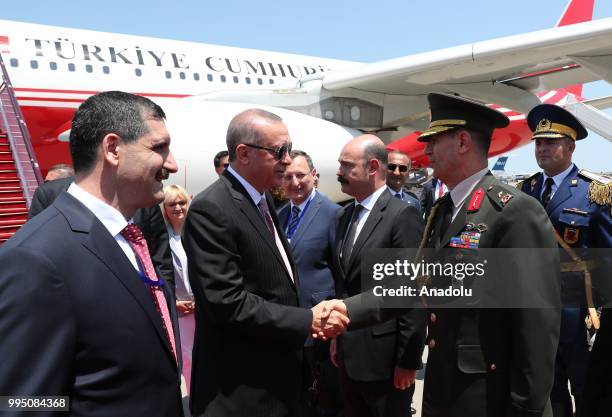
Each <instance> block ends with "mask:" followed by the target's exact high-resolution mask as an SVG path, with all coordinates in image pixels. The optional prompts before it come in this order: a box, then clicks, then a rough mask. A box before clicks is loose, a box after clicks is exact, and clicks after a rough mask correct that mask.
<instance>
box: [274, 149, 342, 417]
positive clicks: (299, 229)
mask: <svg viewBox="0 0 612 417" xmlns="http://www.w3.org/2000/svg"><path fill="white" fill-rule="evenodd" d="M291 159H292V161H291V164H290V165H289V166H288V167H287V170H286V171H285V175H284V176H283V190H284V192H285V194H286V195H287V196H288V197H289V200H290V203H289V204H287V205H285V207H283V208H282V209H281V210H280V212H279V214H278V219H279V221H280V224H281V227H282V229H283V230H284V231H285V235H286V236H287V239H288V240H289V243H290V247H291V254H292V255H293V259H294V261H295V266H296V268H297V270H298V275H299V276H300V288H299V296H300V306H301V307H305V308H312V307H313V306H315V305H317V304H319V303H320V302H321V301H323V300H327V299H331V298H334V296H335V294H336V291H335V287H334V277H333V274H332V270H331V265H332V248H333V245H334V241H335V236H336V217H337V215H338V212H339V211H340V206H339V205H337V204H336V203H334V202H332V201H331V200H329V199H328V198H327V197H325V196H324V195H323V194H322V193H321V192H319V191H318V190H317V189H316V188H315V185H314V184H315V178H316V174H317V170H316V169H315V167H314V164H313V162H312V159H311V158H310V156H309V155H308V154H307V153H306V152H303V151H298V150H294V151H292V152H291ZM304 359H305V362H306V363H305V365H306V366H305V367H304V370H305V372H304V373H305V375H304V387H305V388H306V389H305V390H303V392H302V394H303V396H304V398H303V400H302V404H303V406H304V407H305V408H306V409H309V411H305V413H310V414H311V415H330V414H333V413H334V410H335V412H336V414H337V412H338V409H339V408H340V406H341V401H340V398H339V395H337V392H336V391H337V387H338V378H337V371H336V369H335V368H334V367H333V366H332V365H331V362H330V360H329V342H320V341H314V340H313V339H312V338H310V337H309V338H308V339H307V340H306V344H305V346H304ZM315 381H316V383H315ZM309 403H310V406H309Z"/></svg>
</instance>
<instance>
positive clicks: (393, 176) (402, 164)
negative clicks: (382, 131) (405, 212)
mask: <svg viewBox="0 0 612 417" xmlns="http://www.w3.org/2000/svg"><path fill="white" fill-rule="evenodd" d="M387 160H388V163H387V168H388V169H387V186H388V187H389V191H390V192H391V195H393V196H394V197H395V198H397V199H400V200H402V201H404V202H405V203H407V204H410V205H412V206H415V207H416V208H417V210H419V211H421V203H420V202H419V199H418V198H417V196H416V195H414V194H413V193H411V192H409V191H407V190H405V189H404V185H405V184H406V179H407V178H408V175H410V157H409V156H408V155H406V154H405V153H403V152H401V151H398V150H391V151H389V153H388V154H387Z"/></svg>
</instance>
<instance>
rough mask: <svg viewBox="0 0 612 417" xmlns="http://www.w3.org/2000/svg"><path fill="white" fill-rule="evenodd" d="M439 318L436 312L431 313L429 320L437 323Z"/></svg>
mask: <svg viewBox="0 0 612 417" xmlns="http://www.w3.org/2000/svg"><path fill="white" fill-rule="evenodd" d="M437 320H438V316H436V313H431V314H430V315H429V321H431V322H432V323H435V322H436V321H437Z"/></svg>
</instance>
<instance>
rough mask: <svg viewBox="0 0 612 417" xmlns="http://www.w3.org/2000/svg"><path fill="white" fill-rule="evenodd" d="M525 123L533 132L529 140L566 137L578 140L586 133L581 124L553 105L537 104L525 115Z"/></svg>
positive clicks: (571, 115)
mask: <svg viewBox="0 0 612 417" xmlns="http://www.w3.org/2000/svg"><path fill="white" fill-rule="evenodd" d="M527 123H529V128H530V129H531V131H532V132H533V136H532V137H531V139H537V138H545V139H557V138H563V137H568V138H570V139H572V140H580V139H584V138H586V137H587V135H588V133H587V131H586V129H585V128H584V126H582V123H580V122H579V121H578V119H576V118H575V117H574V115H573V114H571V113H570V112H568V111H567V110H565V109H564V108H563V107H559V106H555V105H554V104H539V105H537V106H535V107H534V108H533V109H531V111H530V112H529V114H528V115H527Z"/></svg>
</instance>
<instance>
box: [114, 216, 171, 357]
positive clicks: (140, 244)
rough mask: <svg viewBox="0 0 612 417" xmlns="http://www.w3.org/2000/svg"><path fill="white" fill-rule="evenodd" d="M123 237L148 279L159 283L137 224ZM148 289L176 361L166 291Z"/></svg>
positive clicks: (124, 231) (159, 288) (126, 228)
mask: <svg viewBox="0 0 612 417" xmlns="http://www.w3.org/2000/svg"><path fill="white" fill-rule="evenodd" d="M121 235H122V236H123V237H124V238H125V240H127V242H128V243H129V245H130V247H131V248H132V250H133V251H134V254H136V258H138V262H139V263H140V266H141V267H142V269H144V273H145V274H146V275H147V277H148V278H149V279H150V280H151V281H154V282H155V281H159V280H158V278H157V274H156V273H155V268H154V267H153V262H152V261H151V255H149V249H148V247H147V241H146V240H145V238H144V236H143V234H142V231H141V230H140V228H139V227H138V226H136V225H135V224H128V225H127V226H125V228H124V229H123V230H122V231H121ZM148 289H149V292H150V294H151V298H153V302H154V303H155V309H156V310H157V313H158V314H159V316H160V317H161V319H162V326H163V328H164V330H165V332H166V337H167V338H168V342H170V346H171V347H172V353H173V354H174V359H176V358H177V357H176V345H175V343H174V330H173V328H172V320H171V319H170V311H169V310H168V304H167V302H166V297H165V296H164V291H163V290H162V289H161V287H160V286H159V285H156V286H153V285H149V286H148Z"/></svg>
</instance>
